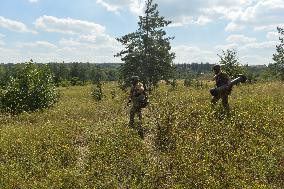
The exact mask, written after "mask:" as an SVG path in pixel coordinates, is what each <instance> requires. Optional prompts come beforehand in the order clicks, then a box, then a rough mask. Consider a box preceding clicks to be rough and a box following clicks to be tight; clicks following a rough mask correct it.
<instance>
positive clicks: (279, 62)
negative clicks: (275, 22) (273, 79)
mask: <svg viewBox="0 0 284 189" xmlns="http://www.w3.org/2000/svg"><path fill="white" fill-rule="evenodd" d="M277 30H278V33H279V34H280V37H279V40H280V44H279V45H276V53H275V54H273V58H272V59H273V60H274V62H275V63H274V66H273V68H274V69H275V71H276V72H277V74H279V75H280V77H281V80H282V81H284V29H283V28H280V27H277Z"/></svg>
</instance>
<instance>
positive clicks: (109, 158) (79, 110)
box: [0, 82, 284, 188]
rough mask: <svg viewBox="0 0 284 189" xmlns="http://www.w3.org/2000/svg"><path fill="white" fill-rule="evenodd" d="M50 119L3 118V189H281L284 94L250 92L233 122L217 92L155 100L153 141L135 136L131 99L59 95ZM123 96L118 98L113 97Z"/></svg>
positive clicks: (242, 93)
mask: <svg viewBox="0 0 284 189" xmlns="http://www.w3.org/2000/svg"><path fill="white" fill-rule="evenodd" d="M58 90H59V91H60V94H61V96H60V101H59V102H58V104H57V105H56V106H55V107H52V108H51V109H48V110H45V111H38V112H35V113H30V114H21V115H19V116H17V117H11V116H8V115H1V117H0V188H281V186H283V185H284V182H283V180H284V171H283V170H284V163H283V162H284V141H283V140H284V131H283V128H284V100H283V99H284V86H283V85H282V84H281V83H278V82H274V83H262V84H253V85H243V86H237V87H235V88H234V90H233V92H232V95H231V97H230V99H229V101H230V105H231V112H230V114H227V113H224V112H222V109H221V107H216V109H215V110H212V109H211V107H210V98H211V97H210V95H209V93H208V88H205V89H194V88H184V87H183V86H181V84H180V85H179V86H178V87H177V88H176V89H175V90H172V89H171V87H170V86H166V85H161V87H160V88H159V89H157V90H155V91H154V92H152V94H151V96H150V99H151V104H150V106H148V107H147V108H145V109H143V127H144V130H145V139H144V140H141V139H140V137H139V135H138V134H137V131H135V130H133V129H131V128H129V127H128V116H129V115H128V111H129V109H127V108H126V109H125V105H126V102H127V94H126V93H124V92H122V91H120V90H119V89H118V87H116V85H115V83H109V84H106V85H104V86H103V91H104V94H105V95H106V97H105V98H104V99H103V100H102V101H100V102H96V101H94V100H93V98H92V94H91V91H92V89H91V86H84V87H70V88H59V89H58ZM113 91H115V92H116V93H117V94H116V95H115V97H113V95H112V93H113Z"/></svg>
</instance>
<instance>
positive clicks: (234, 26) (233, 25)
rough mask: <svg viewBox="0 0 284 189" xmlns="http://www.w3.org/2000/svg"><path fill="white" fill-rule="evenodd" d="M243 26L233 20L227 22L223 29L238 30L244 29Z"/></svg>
mask: <svg viewBox="0 0 284 189" xmlns="http://www.w3.org/2000/svg"><path fill="white" fill-rule="evenodd" d="M244 28H245V27H244V26H242V25H238V24H236V23H234V22H231V23H229V24H228V25H227V26H226V28H225V31H240V30H242V29H244Z"/></svg>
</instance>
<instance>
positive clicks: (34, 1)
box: [29, 0, 38, 3]
mask: <svg viewBox="0 0 284 189" xmlns="http://www.w3.org/2000/svg"><path fill="white" fill-rule="evenodd" d="M29 2H30V3H37V2H38V0H29Z"/></svg>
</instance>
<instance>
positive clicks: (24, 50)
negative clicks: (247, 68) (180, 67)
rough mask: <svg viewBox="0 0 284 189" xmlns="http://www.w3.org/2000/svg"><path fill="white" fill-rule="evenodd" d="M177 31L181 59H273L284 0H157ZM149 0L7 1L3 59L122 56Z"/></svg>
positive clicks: (0, 41)
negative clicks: (228, 55) (229, 52)
mask: <svg viewBox="0 0 284 189" xmlns="http://www.w3.org/2000/svg"><path fill="white" fill-rule="evenodd" d="M154 2H155V3H157V4H158V9H159V11H160V15H161V16H165V18H166V19H168V20H171V21H173V23H172V24H171V25H170V27H168V28H166V31H167V34H168V36H175V39H174V40H173V41H172V43H171V44H172V51H173V52H175V53H176V59H175V60H174V62H175V63H184V62H187V63H191V62H210V63H216V62H218V60H219V58H218V56H217V54H221V52H222V49H223V50H226V49H235V50H237V52H238V57H239V60H240V62H241V63H242V64H250V65H253V64H268V63H270V62H272V54H273V53H274V52H275V46H276V45H277V44H278V43H279V40H278V37H279V36H278V33H277V30H276V27H277V26H281V27H283V26H284V0H227V1H224V0H154ZM144 4H145V3H144V0H80V1H78V0H60V1H59V0H57V1H56V0H0V62H4V63H7V62H25V61H27V60H29V59H31V58H32V59H34V60H35V61H36V62H54V61H57V62H62V61H65V62H73V61H79V62H97V63H103V62H121V61H120V59H119V58H115V57H113V55H114V54H116V53H117V52H119V51H120V50H122V48H123V47H122V46H121V45H120V44H119V43H118V42H117V41H116V40H115V38H116V37H120V36H122V35H124V34H127V33H129V32H133V31H135V30H136V29H137V21H138V16H139V15H141V14H143V8H144Z"/></svg>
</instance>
